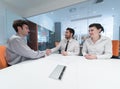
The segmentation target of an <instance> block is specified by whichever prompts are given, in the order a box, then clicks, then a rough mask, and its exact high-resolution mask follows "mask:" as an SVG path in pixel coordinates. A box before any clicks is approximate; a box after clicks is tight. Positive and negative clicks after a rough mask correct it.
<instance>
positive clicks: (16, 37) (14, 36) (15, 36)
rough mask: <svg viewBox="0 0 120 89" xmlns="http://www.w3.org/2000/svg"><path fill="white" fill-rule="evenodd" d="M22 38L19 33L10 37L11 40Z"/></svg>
mask: <svg viewBox="0 0 120 89" xmlns="http://www.w3.org/2000/svg"><path fill="white" fill-rule="evenodd" d="M20 39H21V38H20V37H19V36H17V35H12V36H11V37H10V38H9V41H15V40H20Z"/></svg>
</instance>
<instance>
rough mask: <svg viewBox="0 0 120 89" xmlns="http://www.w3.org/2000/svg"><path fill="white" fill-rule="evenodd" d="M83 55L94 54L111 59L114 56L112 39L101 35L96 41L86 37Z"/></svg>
mask: <svg viewBox="0 0 120 89" xmlns="http://www.w3.org/2000/svg"><path fill="white" fill-rule="evenodd" d="M82 53H83V55H86V54H94V55H96V56H97V58H98V59H99V58H100V59H109V58H111V57H112V41H111V39H110V38H108V37H105V36H101V38H100V39H99V40H98V41H96V42H95V43H93V42H92V40H91V38H88V39H86V41H85V42H84V44H83V49H82Z"/></svg>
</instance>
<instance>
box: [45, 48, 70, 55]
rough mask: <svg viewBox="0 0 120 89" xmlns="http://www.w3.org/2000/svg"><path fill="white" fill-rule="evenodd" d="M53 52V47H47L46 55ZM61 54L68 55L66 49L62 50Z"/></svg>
mask: <svg viewBox="0 0 120 89" xmlns="http://www.w3.org/2000/svg"><path fill="white" fill-rule="evenodd" d="M51 53H52V51H51V49H46V55H47V56H48V55H50V54H51ZM61 54H62V55H63V56H67V55H68V54H67V52H66V51H62V52H61Z"/></svg>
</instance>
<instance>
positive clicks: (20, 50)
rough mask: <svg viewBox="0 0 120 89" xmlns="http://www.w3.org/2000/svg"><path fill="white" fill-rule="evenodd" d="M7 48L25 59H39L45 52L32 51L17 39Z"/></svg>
mask: <svg viewBox="0 0 120 89" xmlns="http://www.w3.org/2000/svg"><path fill="white" fill-rule="evenodd" d="M9 46H10V48H11V49H10V50H11V51H13V52H14V53H16V54H18V55H20V56H24V57H27V58H40V57H43V56H44V55H45V52H42V51H34V50H32V49H31V48H30V47H29V46H27V44H26V43H25V42H24V41H23V40H21V39H19V38H15V39H13V40H12V41H11V42H10V43H9Z"/></svg>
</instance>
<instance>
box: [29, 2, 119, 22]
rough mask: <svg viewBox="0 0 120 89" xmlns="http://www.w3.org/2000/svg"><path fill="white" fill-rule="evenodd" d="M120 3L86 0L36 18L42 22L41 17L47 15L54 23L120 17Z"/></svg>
mask: <svg viewBox="0 0 120 89" xmlns="http://www.w3.org/2000/svg"><path fill="white" fill-rule="evenodd" d="M97 1H99V2H97ZM119 3H120V0H115V2H113V1H112V0H86V1H84V2H80V3H77V4H74V5H70V6H67V7H65V8H61V9H57V10H54V11H50V12H47V13H43V14H40V15H37V16H34V17H35V18H36V19H39V20H40V19H41V15H47V16H48V17H49V18H51V19H52V20H53V21H54V22H57V21H58V22H59V21H65V20H66V21H68V20H69V21H77V20H84V19H87V18H96V17H104V18H106V17H111V16H114V17H117V16H119V15H120V13H119V12H120V9H119V7H120V6H119ZM31 18H32V17H31Z"/></svg>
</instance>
